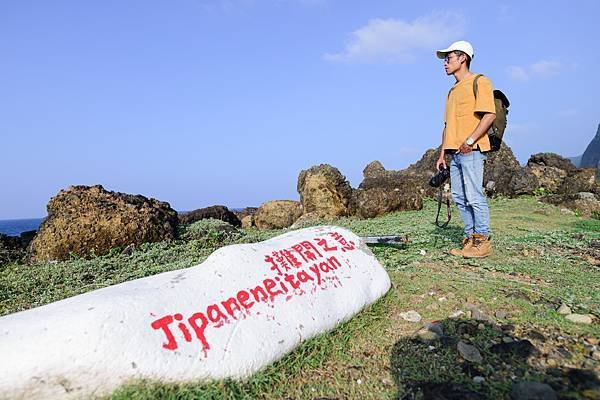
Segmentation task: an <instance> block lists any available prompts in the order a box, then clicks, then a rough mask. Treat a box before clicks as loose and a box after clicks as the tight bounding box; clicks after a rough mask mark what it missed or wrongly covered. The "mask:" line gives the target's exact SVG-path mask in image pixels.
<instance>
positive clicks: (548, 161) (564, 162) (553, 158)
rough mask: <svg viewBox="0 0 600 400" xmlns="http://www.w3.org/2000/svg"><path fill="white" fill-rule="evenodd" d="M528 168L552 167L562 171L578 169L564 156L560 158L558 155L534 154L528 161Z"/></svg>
mask: <svg viewBox="0 0 600 400" xmlns="http://www.w3.org/2000/svg"><path fill="white" fill-rule="evenodd" d="M527 165H528V166H532V165H539V166H544V167H552V168H557V169H560V170H562V171H566V172H569V171H573V170H574V169H576V167H575V165H574V164H573V163H572V162H571V160H569V159H568V158H565V157H563V156H560V155H558V154H556V153H537V154H532V155H531V157H529V160H528V161H527Z"/></svg>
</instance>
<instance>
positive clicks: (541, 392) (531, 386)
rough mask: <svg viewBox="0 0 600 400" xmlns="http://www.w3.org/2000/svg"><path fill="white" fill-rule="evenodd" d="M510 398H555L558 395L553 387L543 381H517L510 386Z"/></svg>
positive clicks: (522, 399)
mask: <svg viewBox="0 0 600 400" xmlns="http://www.w3.org/2000/svg"><path fill="white" fill-rule="evenodd" d="M510 398H511V399H514V400H517V399H518V400H537V399H545V400H555V399H557V398H558V397H557V396H556V392H555V391H554V389H552V388H551V387H550V385H547V384H545V383H541V382H519V383H516V384H515V385H514V386H513V387H512V389H511V391H510Z"/></svg>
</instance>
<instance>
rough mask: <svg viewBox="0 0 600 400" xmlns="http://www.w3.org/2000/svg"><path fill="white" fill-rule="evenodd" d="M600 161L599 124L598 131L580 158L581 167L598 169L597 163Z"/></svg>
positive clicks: (599, 125)
mask: <svg viewBox="0 0 600 400" xmlns="http://www.w3.org/2000/svg"><path fill="white" fill-rule="evenodd" d="M599 161H600V124H598V130H597V131H596V136H594V138H593V139H592V141H591V142H590V144H588V146H587V148H586V149H585V151H584V152H583V155H582V156H581V164H580V166H581V167H584V168H585V167H591V168H598V162H599Z"/></svg>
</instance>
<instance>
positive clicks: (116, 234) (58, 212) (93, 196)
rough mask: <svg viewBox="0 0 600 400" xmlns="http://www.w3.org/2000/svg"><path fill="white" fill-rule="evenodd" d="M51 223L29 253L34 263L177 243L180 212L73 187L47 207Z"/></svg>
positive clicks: (152, 202) (139, 198)
mask: <svg viewBox="0 0 600 400" xmlns="http://www.w3.org/2000/svg"><path fill="white" fill-rule="evenodd" d="M47 210H48V217H47V218H46V220H45V221H44V222H43V223H42V225H41V226H40V228H39V230H38V233H37V234H36V235H35V238H34V239H33V241H32V242H31V244H30V245H29V248H28V259H29V261H30V262H41V261H47V260H65V259H68V258H69V256H70V254H72V253H73V254H77V255H79V256H88V255H90V254H96V255H102V254H105V253H107V252H108V251H109V250H110V249H112V248H114V247H119V246H127V245H130V244H135V245H138V244H141V243H144V242H158V241H162V240H170V239H174V238H175V235H176V231H177V224H178V221H177V212H176V211H175V210H173V209H172V208H171V207H170V205H169V204H168V203H165V202H161V201H158V200H155V199H148V198H146V197H144V196H140V195H131V194H125V193H117V192H109V191H106V190H104V188H103V187H102V186H100V185H97V186H91V187H90V186H71V187H70V188H69V189H67V190H61V191H60V192H59V193H58V194H57V195H56V196H55V197H53V198H52V199H51V200H50V202H49V203H48V206H47Z"/></svg>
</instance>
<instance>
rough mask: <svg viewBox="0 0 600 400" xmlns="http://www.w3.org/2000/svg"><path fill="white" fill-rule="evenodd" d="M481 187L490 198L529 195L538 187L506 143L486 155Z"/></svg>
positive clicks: (533, 176) (532, 175)
mask: <svg viewBox="0 0 600 400" xmlns="http://www.w3.org/2000/svg"><path fill="white" fill-rule="evenodd" d="M483 187H484V188H485V190H486V193H487V194H488V195H490V196H494V195H502V196H508V197H513V196H518V195H523V194H531V193H533V191H534V190H535V189H536V188H537V187H538V181H537V178H536V176H535V175H534V174H533V173H532V172H531V171H530V170H529V169H527V168H522V167H521V165H520V164H519V161H518V160H517V158H516V157H515V155H514V154H513V152H512V150H511V149H510V147H509V146H508V145H507V144H506V143H502V145H501V146H500V149H499V150H498V151H495V152H491V153H487V160H486V162H485V168H484V173H483Z"/></svg>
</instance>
